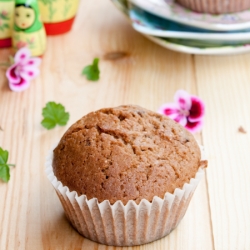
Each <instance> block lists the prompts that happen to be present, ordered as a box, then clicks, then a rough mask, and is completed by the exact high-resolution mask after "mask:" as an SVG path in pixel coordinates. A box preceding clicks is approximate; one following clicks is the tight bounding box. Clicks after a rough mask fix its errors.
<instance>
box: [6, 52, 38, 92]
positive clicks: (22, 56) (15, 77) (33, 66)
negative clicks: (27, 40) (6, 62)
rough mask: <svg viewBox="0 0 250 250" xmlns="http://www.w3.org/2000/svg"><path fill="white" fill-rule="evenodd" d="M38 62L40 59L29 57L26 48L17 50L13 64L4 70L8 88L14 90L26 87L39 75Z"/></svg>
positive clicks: (17, 90)
mask: <svg viewBox="0 0 250 250" xmlns="http://www.w3.org/2000/svg"><path fill="white" fill-rule="evenodd" d="M40 63H41V59H40V58H38V57H31V52H30V50H29V49H28V48H21V49H20V50H18V51H17V53H16V55H15V57H14V64H13V65H11V66H10V67H9V68H8V70H7V72H6V76H7V78H8V80H9V87H10V89H11V90H12V91H16V92H20V91H23V90H25V89H27V88H28V87H29V86H30V81H31V80H32V79H34V78H36V77H37V76H38V75H39V73H40V71H39V68H38V66H39V65H40Z"/></svg>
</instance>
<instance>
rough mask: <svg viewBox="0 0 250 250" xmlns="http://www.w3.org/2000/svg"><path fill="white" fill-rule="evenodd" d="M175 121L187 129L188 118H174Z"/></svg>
mask: <svg viewBox="0 0 250 250" xmlns="http://www.w3.org/2000/svg"><path fill="white" fill-rule="evenodd" d="M173 120H175V121H176V122H178V123H179V124H180V125H182V126H183V127H185V126H186V124H187V117H186V116H184V115H179V116H177V117H176V118H174V119H173Z"/></svg>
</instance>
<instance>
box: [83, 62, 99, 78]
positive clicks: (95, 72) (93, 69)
mask: <svg viewBox="0 0 250 250" xmlns="http://www.w3.org/2000/svg"><path fill="white" fill-rule="evenodd" d="M98 63H99V58H95V59H94V60H93V64H91V65H88V66H86V67H85V68H84V69H83V71H82V75H86V77H87V79H88V80H90V81H98V80H99V77H100V70H99V67H98Z"/></svg>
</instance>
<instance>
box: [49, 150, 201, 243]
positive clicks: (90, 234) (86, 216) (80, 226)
mask: <svg viewBox="0 0 250 250" xmlns="http://www.w3.org/2000/svg"><path fill="white" fill-rule="evenodd" d="M202 158H203V157H202ZM52 161H53V150H51V151H50V152H49V155H48V157H47V159H46V174H47V176H48V178H49V180H50V182H51V183H52V185H53V186H54V188H55V190H56V193H57V195H58V197H59V199H60V201H61V203H62V206H63V208H64V211H65V213H66V216H67V218H68V219H69V221H70V222H71V224H72V225H73V227H74V228H75V229H76V230H77V231H78V232H79V233H80V234H81V235H83V236H84V237H86V238H88V239H90V240H92V241H95V242H98V243H101V244H105V245H111V246H134V245H142V244H145V243H149V242H152V241H155V240H157V239H160V238H162V237H164V236H166V235H168V234H169V233H170V232H171V231H172V230H173V229H174V228H175V227H176V226H177V225H178V224H179V222H180V221H181V219H182V217H183V216H184V214H185V213H186V210H187V207H188V205H189V202H190V199H191V198H192V195H193V193H194V191H195V189H196V187H197V185H198V183H199V181H200V180H201V178H202V176H203V174H204V171H203V170H202V169H201V168H200V169H199V171H198V172H197V173H196V176H195V178H192V179H191V180H190V182H189V183H185V185H184V186H183V188H182V189H179V188H176V189H175V192H174V194H170V193H166V194H165V196H164V198H163V199H162V198H159V197H157V196H155V197H154V199H153V201H152V202H149V201H147V200H145V199H143V200H142V201H141V202H140V204H136V203H135V202H134V201H133V200H131V201H129V202H128V203H127V204H126V205H125V206H124V205H123V203H122V202H121V201H116V202H115V203H114V204H113V205H111V204H110V203H109V201H108V200H105V201H103V202H101V203H99V202H98V200H97V199H96V198H93V199H90V200H88V199H87V197H86V195H81V196H78V194H77V193H76V192H75V191H73V192H70V191H69V189H68V187H66V186H63V184H62V183H61V182H60V181H58V180H57V178H56V177H55V175H54V173H53V168H52Z"/></svg>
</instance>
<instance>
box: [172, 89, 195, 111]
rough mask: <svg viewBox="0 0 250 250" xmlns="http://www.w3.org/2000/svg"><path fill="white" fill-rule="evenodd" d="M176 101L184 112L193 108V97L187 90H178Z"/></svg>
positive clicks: (175, 96)
mask: <svg viewBox="0 0 250 250" xmlns="http://www.w3.org/2000/svg"><path fill="white" fill-rule="evenodd" d="M174 101H175V103H177V104H178V105H179V108H180V109H182V110H189V109H190V108H191V96H190V95H189V94H188V92H186V91H185V90H178V91H177V92H176V93H175V95H174Z"/></svg>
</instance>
